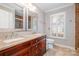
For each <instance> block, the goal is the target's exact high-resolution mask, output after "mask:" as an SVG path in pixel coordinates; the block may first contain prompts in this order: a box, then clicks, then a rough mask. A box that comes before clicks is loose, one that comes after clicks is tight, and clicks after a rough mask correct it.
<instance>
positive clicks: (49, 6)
mask: <svg viewBox="0 0 79 59" xmlns="http://www.w3.org/2000/svg"><path fill="white" fill-rule="evenodd" d="M70 4H72V3H34V5H36V6H37V7H38V8H40V9H41V10H42V11H45V12H46V11H49V10H51V9H55V8H59V7H62V6H65V5H70Z"/></svg>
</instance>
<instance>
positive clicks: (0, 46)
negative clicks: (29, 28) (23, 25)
mask: <svg viewBox="0 0 79 59" xmlns="http://www.w3.org/2000/svg"><path fill="white" fill-rule="evenodd" d="M41 36H43V34H32V35H30V36H29V37H24V38H23V39H22V40H18V41H13V42H10V43H5V42H3V41H0V51H1V50H4V49H6V48H9V47H12V46H15V45H17V44H20V43H23V42H25V41H29V40H32V39H34V38H37V37H41Z"/></svg>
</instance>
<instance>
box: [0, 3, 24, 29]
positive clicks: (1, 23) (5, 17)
mask: <svg viewBox="0 0 79 59" xmlns="http://www.w3.org/2000/svg"><path fill="white" fill-rule="evenodd" d="M23 8H24V7H23V6H21V5H18V4H16V3H0V29H13V30H14V29H23Z"/></svg>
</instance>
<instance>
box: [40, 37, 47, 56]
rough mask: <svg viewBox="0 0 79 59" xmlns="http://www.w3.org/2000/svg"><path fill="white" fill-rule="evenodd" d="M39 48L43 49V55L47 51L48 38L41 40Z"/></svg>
mask: <svg viewBox="0 0 79 59" xmlns="http://www.w3.org/2000/svg"><path fill="white" fill-rule="evenodd" d="M39 49H40V50H41V53H40V54H41V55H43V54H44V53H45V52H46V40H45V39H42V40H41V41H40V42H39Z"/></svg>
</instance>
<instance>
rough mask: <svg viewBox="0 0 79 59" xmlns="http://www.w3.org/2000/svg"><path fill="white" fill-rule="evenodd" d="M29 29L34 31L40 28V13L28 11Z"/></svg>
mask: <svg viewBox="0 0 79 59" xmlns="http://www.w3.org/2000/svg"><path fill="white" fill-rule="evenodd" d="M28 30H30V31H33V32H37V30H38V15H37V14H36V13H34V12H32V11H29V12H28Z"/></svg>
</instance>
